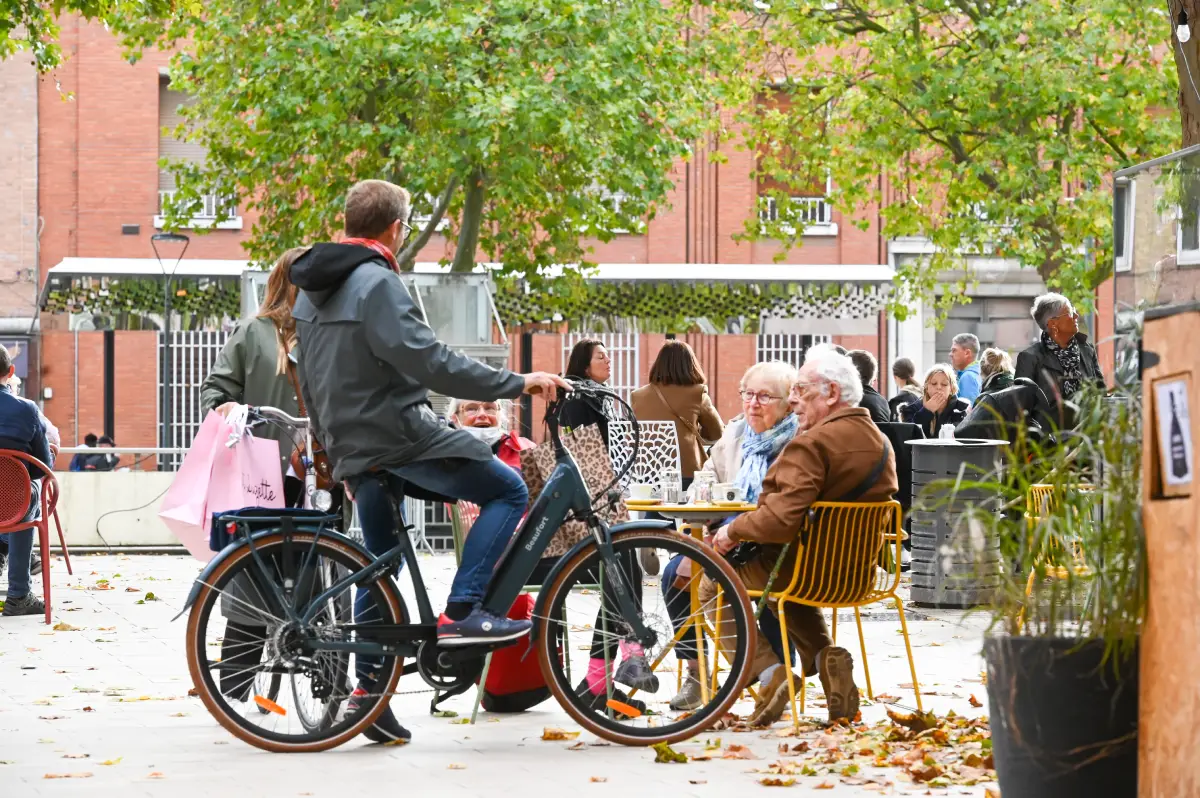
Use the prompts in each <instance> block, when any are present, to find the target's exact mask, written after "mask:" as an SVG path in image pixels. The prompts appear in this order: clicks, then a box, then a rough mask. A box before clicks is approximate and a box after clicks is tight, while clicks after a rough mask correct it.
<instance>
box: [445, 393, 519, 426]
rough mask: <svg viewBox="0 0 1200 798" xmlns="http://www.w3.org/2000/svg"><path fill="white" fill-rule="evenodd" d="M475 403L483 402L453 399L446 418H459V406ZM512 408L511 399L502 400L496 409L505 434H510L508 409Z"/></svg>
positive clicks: (498, 402)
mask: <svg viewBox="0 0 1200 798" xmlns="http://www.w3.org/2000/svg"><path fill="white" fill-rule="evenodd" d="M475 401H482V400H476V399H451V400H450V406H449V407H448V408H446V417H447V418H449V417H451V416H457V415H458V406H459V405H461V404H462V403H463V402H475ZM511 406H512V400H511V399H500V400H499V401H497V402H496V408H497V410H498V413H497V415H498V416H499V417H500V429H502V430H504V431H505V432H508V409H509V407H511Z"/></svg>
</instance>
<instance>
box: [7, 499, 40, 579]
mask: <svg viewBox="0 0 1200 798" xmlns="http://www.w3.org/2000/svg"><path fill="white" fill-rule="evenodd" d="M32 490H33V495H32V496H31V497H30V499H29V512H28V513H26V514H25V519H24V520H26V521H37V520H40V519H41V510H42V506H41V503H40V501H39V499H40V497H41V490H42V481H41V480H40V479H39V480H35V481H34V483H33V488H32ZM33 531H34V530H33V529H22V530H21V531H20V532H9V533H8V534H7V535H4V538H5V539H6V540H7V541H8V597H9V598H10V599H19V598H25V597H26V596H27V595H29V560H30V557H32V556H33Z"/></svg>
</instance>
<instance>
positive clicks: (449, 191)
mask: <svg viewBox="0 0 1200 798" xmlns="http://www.w3.org/2000/svg"><path fill="white" fill-rule="evenodd" d="M458 184H459V179H458V176H457V175H455V176H454V177H452V178H450V182H449V183H448V184H446V188H445V190H444V191H442V194H441V196H440V197H438V199H437V202H436V203H434V205H433V212H432V213H431V214H430V215H429V222H428V223H427V224H426V225H425V229H424V230H422V231H421V232H420V234H419V235H418V236H417V237H416V238H414V239H413V240H412V241H409V242H408V243H407V244H405V245H404V249H403V250H401V251H400V254H399V255H397V256H396V260H397V261H399V263H400V270H401V271H405V272H407V271H412V265H413V261H415V260H416V258H417V253H418V252H420V251H421V250H422V249H423V248H424V247H425V245H426V244H428V243H429V239H431V238H433V234H434V232H435V231H436V230H437V227H438V224H439V223H441V221H442V217H443V216H445V215H446V208H448V207H450V198H451V197H452V196H454V192H455V191H456V190H457V189H458ZM408 218H409V220H410V221H411V220H412V218H413V217H412V213H411V212H410V213H409V214H408Z"/></svg>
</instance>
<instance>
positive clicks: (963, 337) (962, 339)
mask: <svg viewBox="0 0 1200 798" xmlns="http://www.w3.org/2000/svg"><path fill="white" fill-rule="evenodd" d="M950 343H952V344H958V345H959V346H961V347H962V348H963V349H970V350H971V354H974V355H978V354H979V339H978V338H977V337H975V336H974V335H971V333H959V334H958V335H956V336H954V339H953V340H952V341H951V342H950Z"/></svg>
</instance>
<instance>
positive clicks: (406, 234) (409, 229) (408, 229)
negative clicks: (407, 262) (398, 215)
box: [396, 219, 413, 244]
mask: <svg viewBox="0 0 1200 798" xmlns="http://www.w3.org/2000/svg"><path fill="white" fill-rule="evenodd" d="M396 221H398V222H400V226H401V227H403V228H404V235H403V236H401V238H400V243H401V244H403V243H404V242H405V241H407V240H408V237H409V236H411V235H412V231H413V229H412V225H410V224H409V223H408V222H406V221H404V220H403V219H397V220H396Z"/></svg>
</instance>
